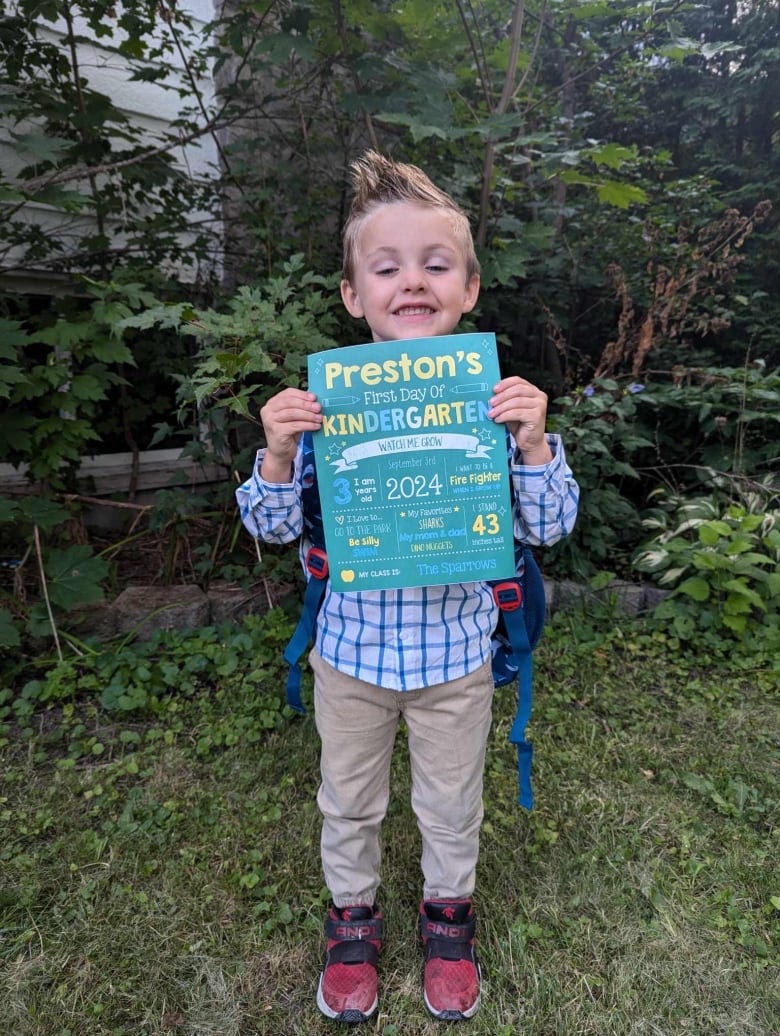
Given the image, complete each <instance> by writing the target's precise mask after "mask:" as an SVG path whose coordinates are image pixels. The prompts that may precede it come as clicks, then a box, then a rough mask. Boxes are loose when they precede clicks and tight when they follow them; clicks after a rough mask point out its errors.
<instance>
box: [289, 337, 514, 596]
mask: <svg viewBox="0 0 780 1036" xmlns="http://www.w3.org/2000/svg"><path fill="white" fill-rule="evenodd" d="M499 380H500V374H499V368H498V358H497V354H496V340H495V336H494V335H492V334H485V333H475V334H460V335H446V336H443V337H439V338H415V339H407V340H400V341H393V342H372V343H371V344H369V345H362V346H347V347H345V348H342V349H330V350H328V351H327V352H322V353H316V354H314V355H312V356H310V357H309V389H310V390H311V391H312V392H314V393H316V395H317V397H318V398H319V400H320V402H321V404H322V410H323V423H322V428H321V430H320V431H319V432H317V433H316V434H315V435H314V452H315V458H316V462H317V480H318V484H319V490H320V499H321V503H322V517H323V523H324V529H325V542H326V547H327V552H328V561H329V566H330V577H331V582H332V585H333V588H334V589H335V590H341V591H344V590H389V589H399V588H401V587H410V586H435V585H439V584H442V583H456V582H457V583H465V582H472V581H475V580H483V579H504V578H507V577H509V576H511V575H513V573H514V568H515V561H514V538H513V519H512V508H511V505H510V486H509V469H508V465H507V456H506V432H505V429H504V426H503V425H500V424H496V423H495V422H494V421H491V420H490V418H489V417H488V416H487V411H488V400H489V399H490V396H491V395H492V391H493V386H494V385H495V384H496V383H497V382H498V381H499Z"/></svg>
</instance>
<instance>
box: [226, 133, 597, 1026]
mask: <svg viewBox="0 0 780 1036" xmlns="http://www.w3.org/2000/svg"><path fill="white" fill-rule="evenodd" d="M351 171H352V182H353V187H354V198H353V201H352V206H351V209H350V213H349V216H348V219H347V223H346V227H345V230H344V269H343V280H342V282H341V297H342V299H343V301H344V305H345V306H346V308H347V310H348V311H349V313H350V314H351V315H352V316H353V317H356V318H363V319H365V320H366V322H367V323H368V326H369V328H370V331H371V334H372V336H373V341H392V340H397V339H398V340H400V339H404V338H420V337H426V336H430V335H448V334H451V333H452V332H453V330H454V329H455V327H456V325H457V323H458V321H459V320H460V317H461V315H462V314H464V313H468V312H469V311H470V310H472V309H473V307H474V305H475V303H476V301H477V296H478V294H479V264H478V262H477V258H476V255H475V253H474V245H473V241H472V237H471V231H470V228H469V223H468V219H467V217H466V216H465V214H464V213H463V212H462V211H461V210H460V209H459V208H458V207H457V205H456V204H455V203H454V202H453V201H452V199H451V198H450V197H449V196H448V195H447V194H445V193H444V192H442V191H440V190H439V189H438V188H437V187H436V186H434V184H433V183H432V182H431V181H430V180H429V179H428V177H427V176H426V175H425V174H424V173H423V172H422V171H421V170H420V169H418V168H417V167H415V166H411V165H403V164H400V163H396V162H393V161H391V160H389V159H387V158H384V157H382V156H381V155H379V154H377V153H375V152H368V153H367V154H365V155H364V156H363V158H362V159H361V160H359V161H358V162H356V163H354V164H353V166H352V170H351ZM489 405H490V410H489V416H490V417H491V418H492V419H493V420H494V421H496V422H499V423H501V424H505V425H507V427H508V429H509V431H510V433H511V436H512V439H513V445H514V447H515V450H514V454H513V461H512V463H511V464H510V473H511V480H512V484H513V489H514V494H515V500H516V504H515V514H514V533H515V537H516V538H517V539H518V540H522V541H523V542H526V543H530V544H542V543H547V544H551V543H555V542H556V541H557V540H558V539H560V538H561V537H563V536H565V535H566V534H567V533H568V532H569V531H570V530H571V529H572V527H573V525H574V521H575V518H576V513H577V499H578V488H577V485H576V483H575V481H574V479H573V477H572V473H571V471H570V470H569V468H568V467H567V465H566V460H565V456H564V451H563V446H562V444H561V442H560V440H559V439H558V437H557V436H554V435H545V430H544V428H545V416H546V411H547V398H546V396H545V395H544V393H543V392H541V391H540V390H538V389H537V388H535V387H534V386H533V385H531V384H530V383H529V382H527V381H524V380H523V379H522V378H519V377H509V378H504V379H502V380H501V381H500V382H499V383H498V384H497V385H496V386H495V387H494V388H493V395H492V396H491V398H490V400H489ZM260 417H261V420H262V423H263V428H264V430H265V436H266V442H267V446H266V448H265V449H264V450H260V451H259V453H258V455H257V464H256V469H255V473H254V474H253V476H252V477H251V478H250V479H249V480H248V481H247V482H246V483H245V484H244V485H243V486H241V487H240V488H239V490H238V491H237V498H238V502H239V505H240V508H241V516H242V519H243V522H244V524H245V525H246V527H247V529H248V530H249V531H250V532H251V533H252V535H253V536H256V537H259V538H261V539H263V540H266V541H268V542H274V543H286V542H290V541H291V540H294V539H296V538H297V537H299V536H301V534H302V531H303V516H302V511H301V477H302V472H301V448H300V440H301V436H302V433H303V432H306V431H311V432H315V431H317V429H319V428H320V426H321V423H322V408H321V406H320V403H319V402H318V401H317V398H316V397H315V396H314V394H313V393H311V392H305V391H302V390H299V389H294V388H286V389H283V390H282V391H281V392H279V393H278V395H276V396H274V397H273V398H272V399H270V400H269V401H268V403H267V404H266V405H265V406H264V407H263V408H262V410H261V411H260ZM303 539H304V541H305V537H303ZM301 549H302V555H303V556H305V551H306V549H307V543H306V542H303V543H302V546H301ZM497 618H498V609H497V605H496V604H495V602H494V600H493V595H492V592H491V589H490V587H489V586H487V585H486V584H485V583H481V582H473V583H463V584H450V585H447V586H433V587H416V588H413V589H405V590H385V591H364V592H355V593H338V592H334V591H333V590H332V589H331V588H330V584H328V586H327V588H326V591H325V597H324V599H323V603H322V607H321V609H320V612H319V616H318V620H317V628H316V634H315V644H314V648H313V649H312V651H311V654H310V656H309V660H310V663H311V666H312V669H313V671H314V714H315V721H316V725H317V730H318V732H319V735H320V739H321V760H320V768H321V778H322V782H321V785H320V789H319V792H318V796H317V801H318V805H319V808H320V811H321V813H322V836H321V853H322V865H323V871H324V875H325V881H326V883H327V886H328V889H329V891H330V894H331V897H332V906H331V908H330V910H329V913H328V916H327V918H326V922H325V929H326V934H327V955H326V959H325V966H324V969H323V971H322V974H321V976H320V982H319V988H318V990H317V1004H318V1006H319V1008H320V1010H321V1011H322V1012H323V1013H324V1014H325V1015H326V1016H327V1017H328V1018H332V1019H335V1020H337V1021H341V1022H359V1021H364V1020H365V1019H367V1018H369V1017H370V1016H371V1015H372V1014H373V1013H374V1011H376V1009H377V958H378V955H379V950H380V948H381V944H382V914H381V911H380V908H379V906H378V905H377V903H376V893H377V889H378V887H379V882H380V874H379V864H380V848H379V828H380V825H381V822H382V819H383V817H384V815H385V811H386V809H387V805H388V800H389V793H390V789H389V783H390V779H389V775H390V761H391V755H392V749H393V742H394V738H395V732H396V728H397V726H398V722H399V719H400V718H401V717H403V718H404V719H405V722H406V725H407V729H408V739H409V753H410V759H411V773H412V806H413V808H414V812H415V816H416V819H417V824H418V827H419V829H420V833H421V835H422V861H421V862H422V872H423V890H422V902H421V904H420V913H419V924H420V932H421V936H422V940H423V943H424V946H425V958H426V963H425V970H424V976H423V987H424V997H425V1005H426V1007H427V1008H428V1010H429V1011H430V1013H431V1014H432V1015H433V1016H434V1017H436V1018H440V1019H444V1020H448V1021H457V1020H461V1019H464V1018H470V1017H471V1016H472V1015H473V1014H474V1013H475V1012H476V1010H477V1007H478V1005H479V992H480V990H479V982H480V977H479V968H478V965H477V958H476V954H475V950H474V930H475V915H474V909H473V907H472V894H473V892H474V884H475V870H476V865H477V855H478V850H479V830H480V825H481V822H482V815H483V807H482V780H483V768H484V759H485V748H486V743H487V737H488V732H489V729H490V721H491V704H492V697H493V680H492V676H491V633H492V631H493V629H494V627H495V625H496V621H497Z"/></svg>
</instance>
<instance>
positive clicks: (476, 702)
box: [402, 660, 494, 899]
mask: <svg viewBox="0 0 780 1036" xmlns="http://www.w3.org/2000/svg"><path fill="white" fill-rule="evenodd" d="M493 690H494V685H493V673H492V667H491V662H490V660H488V661H487V662H486V663H485V664H484V665H483V666H481V667H480V668H479V669H478V670H476V671H475V672H473V673H470V674H469V675H468V676H465V677H462V678H461V679H459V680H453V681H451V682H449V683H446V684H438V685H436V686H434V687H426V688H424V689H423V690H421V691H419V692H413V693H412V694H410V695H409V696H408V697H407V695H402V699H403V703H402V704H403V710H404V717H405V719H406V724H407V727H408V729H409V754H410V758H411V767H412V806H413V808H414V812H415V815H416V817H417V824H418V826H419V829H420V833H421V835H422V843H423V848H422V871H423V879H424V885H423V896H424V898H425V899H461V898H468V897H470V896H471V894H472V893H473V891H474V885H475V881H476V867H477V858H478V856H479V830H480V826H481V824H482V817H483V814H484V807H483V802H482V788H483V776H484V767H485V750H486V747H487V739H488V735H489V733H490V724H491V717H492V704H493Z"/></svg>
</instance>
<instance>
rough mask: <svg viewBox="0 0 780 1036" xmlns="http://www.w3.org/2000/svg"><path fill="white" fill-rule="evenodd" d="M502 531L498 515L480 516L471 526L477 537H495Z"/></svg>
mask: <svg viewBox="0 0 780 1036" xmlns="http://www.w3.org/2000/svg"><path fill="white" fill-rule="evenodd" d="M499 529H500V526H499V524H498V515H497V514H478V515H477V517H476V518H475V519H474V524H473V525H472V526H471V531H472V532H475V533H476V534H477V536H495V535H496V534H497V533H498V531H499Z"/></svg>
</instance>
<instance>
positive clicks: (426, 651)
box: [236, 435, 579, 691]
mask: <svg viewBox="0 0 780 1036" xmlns="http://www.w3.org/2000/svg"><path fill="white" fill-rule="evenodd" d="M547 441H548V442H549V444H550V447H551V449H552V451H553V459H552V461H550V463H549V464H546V465H543V466H541V467H526V466H523V465H519V464H516V463H514V462H513V459H512V458H513V457H514V454H515V448H514V443H513V442H512V441H511V440H510V445H509V468H510V474H511V479H512V485H513V491H514V499H515V509H514V535H515V539H516V540H518V541H520V542H523V543H527V544H529V545H531V546H540V545H542V544H545V545H548V546H549V545H551V544H553V543H556V542H557V541H558V540H559V539H562V538H563V537H564V536H566V535H567V534H568V533H569V532H571V530H572V529H573V527H574V522H575V520H576V517H577V503H578V500H579V487H578V486H577V483H576V482H575V480H574V477H573V475H572V472H571V470H570V469H569V467H568V465H567V464H566V456H565V452H564V448H563V444H562V442H561V440H560V438H559V436H557V435H548V436H547ZM301 452H302V451H301V448H300V447H299V449H298V454H297V456H296V460H295V464H294V470H293V472H292V481H291V482H290V483H287V484H280V485H276V484H273V483H269V482H265V481H264V480H263V479H262V478H261V477H260V474H259V471H260V465H261V463H262V459H263V451H262V450H260V451H259V452H258V454H257V461H256V464H255V470H254V472H253V474H252V476H251V477H250V478H249V479H247V481H246V482H244V484H243V485H241V486H240V487H239V488H238V489H237V490H236V499H237V501H238V506H239V509H240V512H241V520H242V521H243V523H244V525H245V527H246V528H247V530H248V531H249V532H250V533H251V535H252V536H254V537H256V538H257V539H260V540H263V541H264V542H266V543H290V542H292V541H293V540H296V539H298V537H300V536H301V532H302V530H303V512H302V509H301V468H302V465H301ZM309 546H310V544H309V543H308V541H307V540H306V539H305V538H302V539H301V544H300V553H301V559H302V561H303V560H304V559H305V557H306V553H307V551H308V548H309ZM304 571H305V566H304ZM497 620H498V606H497V605H496V603H495V601H494V600H493V594H492V591H491V588H490V587H489V586H488V584H487V583H485V582H470V583H450V584H447V585H444V586H423V587H412V588H409V589H404V590H374V591H371V590H362V591H359V592H347V593H341V592H337V591H334V590H332V589H331V586H330V582H328V584H327V586H326V589H325V596H324V598H323V602H322V607H321V608H320V612H319V615H318V617H317V629H316V634H315V646H316V648H317V651H318V652H319V654H320V655H321V656H322V658H324V659H325V661H326V662H329V663H330V665H332V666H333V667H334V668H335V669H338V670H339V671H340V672H343V673H346V674H348V675H349V676H354V677H357V678H358V679H360V680H365V681H367V682H368V683H372V684H375V685H377V686H379V687H387V688H391V689H393V690H397V691H409V690H417V689H419V688H421V687H428V686H431V685H433V684H438V683H445V682H447V681H449V680H454V679H457V678H458V677H461V676H465V675H467V674H468V673H470V672H473V671H474V670H475V669H478V668H479V666H481V665H482V664H483V663H484V662H485V661H487V659H488V658H489V657H490V652H491V644H490V640H491V635H492V632H493V630H494V628H495V625H496V622H497Z"/></svg>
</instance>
